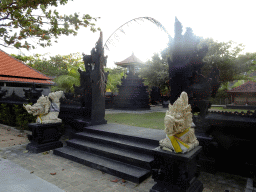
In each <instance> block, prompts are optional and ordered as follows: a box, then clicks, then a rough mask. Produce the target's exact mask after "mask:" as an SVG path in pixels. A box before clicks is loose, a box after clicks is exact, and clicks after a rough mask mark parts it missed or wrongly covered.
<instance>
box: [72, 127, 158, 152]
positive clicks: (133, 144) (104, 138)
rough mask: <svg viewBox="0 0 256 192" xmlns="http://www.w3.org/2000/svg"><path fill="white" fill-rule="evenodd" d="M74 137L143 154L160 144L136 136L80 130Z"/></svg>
mask: <svg viewBox="0 0 256 192" xmlns="http://www.w3.org/2000/svg"><path fill="white" fill-rule="evenodd" d="M73 139H79V140H88V141H91V142H95V143H98V144H102V145H107V146H113V147H118V148H119V149H122V150H125V149H126V150H132V151H135V152H139V153H143V154H149V155H150V154H151V153H152V151H151V150H152V149H154V148H156V147H158V145H155V144H151V143H146V142H145V141H143V140H141V141H140V140H137V139H136V138H132V137H128V138H127V137H126V136H121V137H118V136H116V135H115V134H113V135H108V134H99V133H90V132H80V133H76V134H75V135H74V136H73Z"/></svg>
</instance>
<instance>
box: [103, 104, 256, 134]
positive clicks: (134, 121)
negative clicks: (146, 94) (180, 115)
mask: <svg viewBox="0 0 256 192" xmlns="http://www.w3.org/2000/svg"><path fill="white" fill-rule="evenodd" d="M211 109H214V110H218V111H228V112H235V111H237V112H242V111H243V112H245V113H246V112H247V111H248V110H242V109H224V108H223V107H212V108H211ZM252 111H253V112H254V110H252ZM195 115H196V114H195ZM164 117H165V112H154V113H145V114H135V113H115V114H105V119H106V120H107V121H108V123H117V124H123V125H130V126H135V127H145V128H151V129H161V130H164Z"/></svg>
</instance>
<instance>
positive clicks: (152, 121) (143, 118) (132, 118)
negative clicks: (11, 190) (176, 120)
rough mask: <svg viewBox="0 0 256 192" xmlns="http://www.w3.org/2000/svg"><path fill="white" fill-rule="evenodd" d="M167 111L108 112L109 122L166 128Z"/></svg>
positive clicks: (107, 118)
mask: <svg viewBox="0 0 256 192" xmlns="http://www.w3.org/2000/svg"><path fill="white" fill-rule="evenodd" d="M164 117H165V112H154V113H145V114H131V113H116V114H106V115H105V119H106V120H107V121H108V123H117V124H123V125H130V126H135V127H146V128H151V129H162V130H164Z"/></svg>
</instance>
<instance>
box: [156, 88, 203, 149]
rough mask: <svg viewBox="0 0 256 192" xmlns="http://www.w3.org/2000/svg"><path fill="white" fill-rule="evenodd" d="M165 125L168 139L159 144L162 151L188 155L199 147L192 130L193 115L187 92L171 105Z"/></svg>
mask: <svg viewBox="0 0 256 192" xmlns="http://www.w3.org/2000/svg"><path fill="white" fill-rule="evenodd" d="M164 124H165V133H166V138H165V139H162V140H161V141H160V142H159V144H160V147H161V149H163V150H167V151H174V152H175V153H186V152H188V151H191V150H192V149H194V148H195V147H196V146H198V145H199V142H198V140H197V138H196V136H195V131H194V129H193V128H191V126H193V122H192V113H191V106H190V105H189V104H188V95H187V93H186V92H182V93H181V95H180V97H179V98H178V99H177V100H176V101H175V102H174V104H173V105H171V104H169V110H168V111H166V115H165V118H164Z"/></svg>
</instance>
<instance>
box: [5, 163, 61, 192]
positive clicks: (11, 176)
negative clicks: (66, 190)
mask: <svg viewBox="0 0 256 192" xmlns="http://www.w3.org/2000/svg"><path fill="white" fill-rule="evenodd" d="M0 191H1V192H4V191H6V192H17V191H19V192H35V191H37V192H45V191H54V192H63V190H61V189H60V188H58V187H57V186H55V185H53V184H51V183H49V182H47V181H45V180H43V179H41V178H40V177H37V176H36V175H35V174H31V173H30V172H29V171H28V170H26V169H24V168H22V167H21V166H19V165H17V164H15V163H13V162H12V161H10V160H7V159H0Z"/></svg>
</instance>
